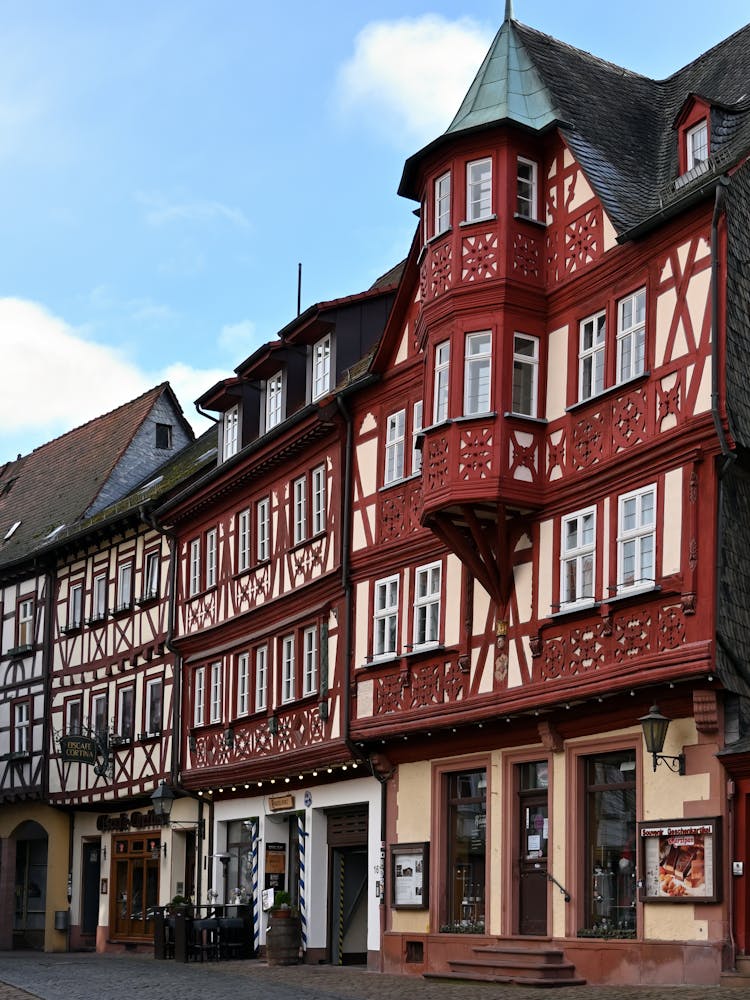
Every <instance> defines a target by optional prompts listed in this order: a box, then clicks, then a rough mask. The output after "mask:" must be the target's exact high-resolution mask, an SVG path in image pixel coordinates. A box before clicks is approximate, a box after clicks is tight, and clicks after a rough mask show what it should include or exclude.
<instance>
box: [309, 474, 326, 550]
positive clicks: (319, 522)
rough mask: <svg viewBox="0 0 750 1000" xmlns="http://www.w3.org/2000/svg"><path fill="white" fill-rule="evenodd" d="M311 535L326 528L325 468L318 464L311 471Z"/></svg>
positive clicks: (318, 533) (320, 532)
mask: <svg viewBox="0 0 750 1000" xmlns="http://www.w3.org/2000/svg"><path fill="white" fill-rule="evenodd" d="M311 528H312V533H313V535H320V534H322V533H323V532H324V531H325V530H326V469H325V466H324V465H319V466H318V467H317V468H316V469H313V471H312V522H311Z"/></svg>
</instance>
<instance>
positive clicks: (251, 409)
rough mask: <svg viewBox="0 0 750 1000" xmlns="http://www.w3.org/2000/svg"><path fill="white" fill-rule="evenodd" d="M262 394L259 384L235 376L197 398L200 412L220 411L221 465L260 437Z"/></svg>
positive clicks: (223, 380) (196, 402)
mask: <svg viewBox="0 0 750 1000" xmlns="http://www.w3.org/2000/svg"><path fill="white" fill-rule="evenodd" d="M259 395H260V390H259V387H258V384H257V383H255V382H252V381H247V380H244V379H240V378H236V377H235V378H227V379H222V381H221V382H217V383H216V385H214V386H212V387H211V388H210V389H209V390H208V391H207V392H204V393H203V395H202V396H201V397H200V398H199V399H197V400H196V401H195V405H196V407H197V409H198V411H199V412H201V411H203V410H208V411H209V412H212V413H218V414H219V419H218V424H219V447H218V461H219V464H221V463H222V462H226V461H227V460H228V459H230V458H232V456H233V455H236V454H237V452H238V451H240V449H241V448H243V447H244V446H245V445H246V444H247V443H248V442H249V441H253V440H255V438H257V437H258V433H259V430H258V429H259V426H260V417H259Z"/></svg>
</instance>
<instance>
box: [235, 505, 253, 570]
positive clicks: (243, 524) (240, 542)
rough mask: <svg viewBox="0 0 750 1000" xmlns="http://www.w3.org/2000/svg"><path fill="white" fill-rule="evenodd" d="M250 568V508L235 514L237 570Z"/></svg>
mask: <svg viewBox="0 0 750 1000" xmlns="http://www.w3.org/2000/svg"><path fill="white" fill-rule="evenodd" d="M248 569H250V508H249V507H248V508H246V509H245V510H241V511H240V512H239V514H238V515H237V572H238V573H244V572H245V571H246V570H248Z"/></svg>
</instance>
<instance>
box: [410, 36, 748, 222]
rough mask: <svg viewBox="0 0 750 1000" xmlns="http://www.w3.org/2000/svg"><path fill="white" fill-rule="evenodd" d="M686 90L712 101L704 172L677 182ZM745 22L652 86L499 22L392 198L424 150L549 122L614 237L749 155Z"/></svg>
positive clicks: (414, 174) (414, 178)
mask: <svg viewBox="0 0 750 1000" xmlns="http://www.w3.org/2000/svg"><path fill="white" fill-rule="evenodd" d="M690 94H697V95H700V96H702V97H703V98H705V99H706V100H707V101H708V102H709V103H711V104H712V105H714V109H713V113H712V120H711V156H710V158H709V161H708V165H707V167H706V168H704V169H701V170H699V171H697V172H696V173H695V175H694V176H692V177H686V178H683V179H682V180H681V181H678V183H677V184H675V181H676V180H677V163H678V151H677V141H676V132H675V129H674V124H675V121H676V119H677V117H678V115H679V112H680V110H681V108H682V107H683V105H684V102H685V100H686V98H687V97H688V96H689V95H690ZM749 112H750V25H748V26H746V27H745V28H741V29H740V30H739V31H737V32H735V34H733V35H731V36H730V37H729V38H727V39H725V40H724V41H723V42H720V43H719V44H718V45H716V46H714V47H713V48H712V49H710V50H709V51H708V52H706V53H704V55H702V56H700V57H699V58H698V59H696V60H694V61H693V62H691V63H689V64H688V65H687V66H685V67H683V68H682V69H681V70H679V71H678V72H676V73H674V74H673V75H672V76H670V77H668V78H667V79H666V80H662V81H655V80H652V79H649V78H648V77H645V76H641V75H639V74H638V73H633V72H631V71H630V70H627V69H624V68H623V67H621V66H616V65H615V64H614V63H610V62H607V61H606V60H603V59H599V58H597V57H596V56H593V55H591V53H589V52H584V51H583V50H581V49H577V48H574V47H573V46H571V45H567V44H565V43H564V42H561V41H558V40H557V39H555V38H552V37H551V36H550V35H546V34H544V33H542V32H540V31H536V30H535V29H534V28H530V27H528V26H527V25H524V24H521V23H519V22H518V21H515V20H512V19H511V18H507V19H506V20H505V21H504V22H503V25H502V27H501V28H500V31H499V32H498V34H497V36H496V37H495V40H494V41H493V43H492V46H491V48H490V51H489V53H488V56H487V58H486V59H485V61H484V63H483V64H482V67H481V68H480V71H479V73H478V74H477V78H476V79H475V80H474V82H473V83H472V85H471V88H470V89H469V92H468V94H467V97H466V99H465V100H464V102H463V104H462V106H461V109H460V110H459V114H458V115H457V116H456V118H455V119H454V121H453V122H452V123H451V125H450V127H449V129H448V130H447V132H446V133H445V134H444V135H442V136H440V137H439V138H438V139H436V140H435V141H434V142H432V143H430V144H429V145H428V146H426V147H425V148H424V149H423V150H421V151H420V152H419V153H416V154H415V155H414V156H412V157H410V159H409V160H407V162H406V165H405V168H404V173H403V176H402V180H401V185H400V187H399V192H400V193H401V194H404V195H405V196H407V197H412V198H416V197H418V193H417V187H418V183H417V182H418V172H419V167H420V163H421V161H422V159H423V158H424V157H425V156H426V155H427V154H428V153H430V152H431V151H432V150H434V149H437V148H439V147H442V146H444V145H445V144H446V143H448V142H451V141H453V140H455V137H456V136H457V135H459V134H461V133H469V132H475V131H481V130H484V129H488V128H494V127H496V126H497V125H498V124H501V123H512V124H515V125H518V126H520V127H523V128H527V129H531V130H536V131H540V132H541V131H544V130H545V129H547V128H550V127H553V126H556V127H557V128H558V129H559V130H560V132H561V134H562V135H563V137H564V138H565V141H566V142H567V143H568V145H569V147H570V149H571V152H572V153H573V155H574V156H575V157H576V159H577V160H578V162H579V163H580V164H581V166H582V167H583V169H584V171H585V172H586V175H587V177H588V179H589V182H590V183H591V185H592V187H593V188H594V190H595V191H596V193H597V195H598V196H599V198H600V200H601V201H602V204H603V205H604V207H605V209H606V211H607V214H608V215H609V217H610V219H611V221H612V224H613V225H614V226H615V228H616V230H617V231H618V233H619V234H620V236H622V237H625V236H627V235H628V234H631V235H632V234H633V231H637V229H638V227H641V226H643V225H644V224H647V222H648V220H650V219H651V218H652V217H657V216H658V215H659V214H661V213H663V212H664V211H665V210H669V208H670V207H671V206H673V205H674V206H675V207H677V206H678V205H681V204H682V203H683V202H685V201H686V200H688V199H690V198H694V197H697V196H700V195H702V194H703V193H705V191H706V189H708V188H709V187H710V186H711V184H712V183H713V181H714V179H715V176H716V174H720V173H722V172H724V171H725V170H726V169H727V167H728V166H731V165H733V164H734V163H737V162H738V161H739V160H740V159H741V158H742V157H743V155H744V154H746V152H747V150H748V149H750V113H749Z"/></svg>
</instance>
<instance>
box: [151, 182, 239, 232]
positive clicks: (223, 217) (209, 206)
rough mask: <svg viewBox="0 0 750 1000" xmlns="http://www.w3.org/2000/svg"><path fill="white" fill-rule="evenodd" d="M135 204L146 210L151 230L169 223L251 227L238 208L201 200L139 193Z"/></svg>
mask: <svg viewBox="0 0 750 1000" xmlns="http://www.w3.org/2000/svg"><path fill="white" fill-rule="evenodd" d="M135 200H136V202H137V203H138V204H139V205H140V206H141V207H142V208H143V209H144V210H145V218H146V222H148V224H149V225H150V226H164V225H167V224H168V223H172V222H200V223H206V222H215V221H216V220H219V221H223V222H229V223H231V224H232V225H233V226H238V227H239V228H240V229H247V228H248V227H249V225H250V223H249V221H248V218H247V216H246V215H245V213H244V212H243V211H242V209H241V208H235V207H233V206H232V205H225V204H223V202H220V201H211V200H201V199H187V198H181V199H169V198H167V197H166V196H165V195H163V194H160V193H159V192H144V191H138V192H137V193H136V195H135Z"/></svg>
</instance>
